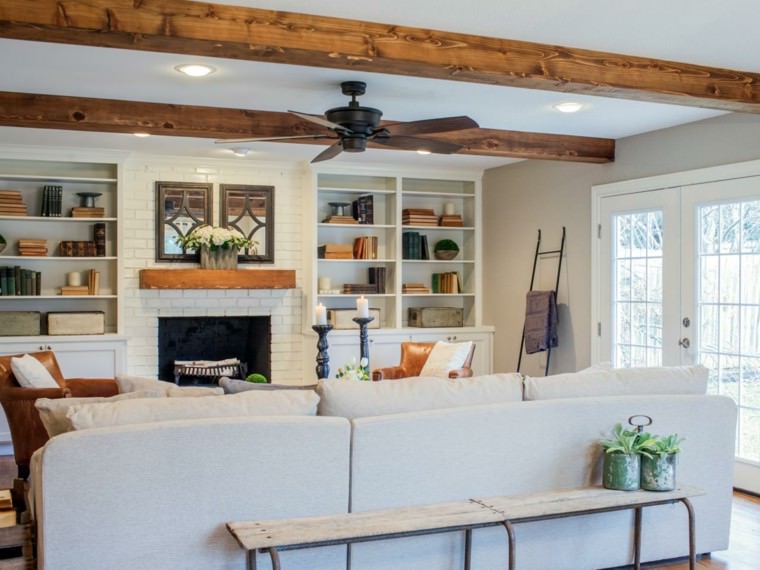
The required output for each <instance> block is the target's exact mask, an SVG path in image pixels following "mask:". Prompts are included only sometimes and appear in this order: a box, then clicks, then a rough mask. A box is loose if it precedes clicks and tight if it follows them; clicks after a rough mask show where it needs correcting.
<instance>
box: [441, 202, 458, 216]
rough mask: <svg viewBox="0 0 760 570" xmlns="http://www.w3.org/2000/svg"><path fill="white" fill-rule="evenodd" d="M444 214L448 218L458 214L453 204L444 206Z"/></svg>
mask: <svg viewBox="0 0 760 570" xmlns="http://www.w3.org/2000/svg"><path fill="white" fill-rule="evenodd" d="M443 213H444V214H446V215H447V216H453V215H454V214H455V213H456V210H455V209H454V204H453V203H451V202H446V203H445V204H444V205H443Z"/></svg>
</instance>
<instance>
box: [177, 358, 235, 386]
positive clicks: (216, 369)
mask: <svg viewBox="0 0 760 570" xmlns="http://www.w3.org/2000/svg"><path fill="white" fill-rule="evenodd" d="M247 374H248V365H247V364H246V363H245V362H240V363H238V364H223V365H220V366H192V365H189V364H175V365H174V383H175V384H176V385H177V386H179V379H180V378H181V377H182V376H195V377H203V378H213V383H214V384H217V383H218V381H219V379H220V378H221V377H222V376H229V377H231V378H240V379H242V380H245V377H246V375H247Z"/></svg>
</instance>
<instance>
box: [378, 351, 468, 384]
mask: <svg viewBox="0 0 760 570" xmlns="http://www.w3.org/2000/svg"><path fill="white" fill-rule="evenodd" d="M434 346H435V343H434V342H402V343H401V362H400V363H399V365H398V366H391V367H389V368H376V369H375V370H373V371H372V380H373V381H378V380H398V379H400V378H409V377H410V376H419V375H420V371H421V370H422V367H423V366H424V365H425V362H427V359H428V356H430V351H431V350H433V347H434ZM473 354H475V344H474V343H473V345H472V348H470V352H469V354H468V355H467V358H466V359H465V361H464V364H463V365H462V367H461V368H456V369H454V370H449V378H469V377H470V376H472V370H471V369H470V366H471V365H472V356H473Z"/></svg>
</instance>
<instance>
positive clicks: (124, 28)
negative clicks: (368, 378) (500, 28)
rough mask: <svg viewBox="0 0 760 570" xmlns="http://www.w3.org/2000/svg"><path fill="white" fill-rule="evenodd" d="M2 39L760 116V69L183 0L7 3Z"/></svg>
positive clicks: (0, 22)
mask: <svg viewBox="0 0 760 570" xmlns="http://www.w3.org/2000/svg"><path fill="white" fill-rule="evenodd" d="M0 37H6V38H16V39H25V40H34V41H44V42H61V43H68V44H80V45H90V46H102V47H114V48H125V49H134V50H147V51H159V52H169V53H182V54H195V55H203V56H212V57H225V58H235V59H245V60H251V61H265V62H274V63H287V64H297V65H307V66H316V67H328V68H341V69H357V70H362V71H370V72H380V73H389V74H398V75H410V76H418V77H431V78H438V79H450V80H458V81H469V82H475V83H487V84H495V85H507V86H514V87H523V88H530V89H543V90H549V91H561V92H564V93H584V94H589V95H597V96H602V97H616V98H622V99H636V100H640V101H649V102H658V103H675V104H679V105H686V106H695V107H706V108H713V109H722V110H728V111H741V112H750V113H758V112H760V88H759V86H760V74H757V73H749V72H742V71H732V70H728V69H719V68H712V67H706V66H701V65H693V64H687V63H677V62H672V61H664V60H657V59H651V58H643V57H636V56H628V55H620V54H614V53H605V52H598V51H592V50H583V49H574V48H567V47H560V46H553V45H548V44H538V43H531V42H523V41H515V40H507V39H498V38H490V37H482V36H475V35H469V34H459V33H455V32H444V31H434V30H427V29H421V28H412V27H407V26H396V25H392V24H378V23H370V22H361V21H357V20H347V19H340V18H328V17H321V16H309V15H304V14H296V13H289V12H276V11H271V10H261V9H257V8H246V7H240V6H226V5H221V4H210V3H205V2H203V3H202V2H191V1H189V0H161V1H157V0H3V1H2V3H1V4H0Z"/></svg>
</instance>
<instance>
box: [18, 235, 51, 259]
mask: <svg viewBox="0 0 760 570" xmlns="http://www.w3.org/2000/svg"><path fill="white" fill-rule="evenodd" d="M18 254H19V255H23V256H29V257H44V256H46V255H47V254H48V249H47V240H44V239H20V240H18Z"/></svg>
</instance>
